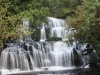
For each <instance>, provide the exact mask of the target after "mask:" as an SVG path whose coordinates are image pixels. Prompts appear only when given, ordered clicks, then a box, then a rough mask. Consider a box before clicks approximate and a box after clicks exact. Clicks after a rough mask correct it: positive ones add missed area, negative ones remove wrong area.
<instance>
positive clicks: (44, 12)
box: [0, 0, 77, 46]
mask: <svg viewBox="0 0 100 75" xmlns="http://www.w3.org/2000/svg"><path fill="white" fill-rule="evenodd" d="M76 5H77V0H62V1H61V0H0V46H2V44H3V42H5V41H6V40H14V39H19V38H20V35H21V33H20V32H19V31H18V29H20V27H21V24H22V23H21V19H23V18H24V19H25V20H27V21H29V22H30V25H31V27H32V28H34V27H35V26H37V25H40V24H41V23H42V22H45V23H47V22H48V20H47V17H48V16H53V17H58V18H66V16H68V15H73V14H74V9H75V6H76ZM73 7H74V9H73Z"/></svg>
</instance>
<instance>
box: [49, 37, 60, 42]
mask: <svg viewBox="0 0 100 75" xmlns="http://www.w3.org/2000/svg"><path fill="white" fill-rule="evenodd" d="M59 40H62V38H59V37H51V38H48V39H47V41H59Z"/></svg>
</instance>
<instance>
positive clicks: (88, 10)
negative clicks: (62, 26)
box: [68, 0, 100, 53]
mask: <svg viewBox="0 0 100 75" xmlns="http://www.w3.org/2000/svg"><path fill="white" fill-rule="evenodd" d="M99 8H100V1H99V0H91V1H89V0H83V3H82V4H81V5H79V6H77V10H76V17H75V18H69V19H68V21H69V24H70V25H71V27H74V28H75V29H76V30H77V34H76V38H77V39H79V40H81V41H84V42H89V43H91V44H93V46H94V48H95V49H96V50H98V52H99V53H100V51H99V50H100V40H99V38H100V31H99V29H100V14H99V13H100V9H99Z"/></svg>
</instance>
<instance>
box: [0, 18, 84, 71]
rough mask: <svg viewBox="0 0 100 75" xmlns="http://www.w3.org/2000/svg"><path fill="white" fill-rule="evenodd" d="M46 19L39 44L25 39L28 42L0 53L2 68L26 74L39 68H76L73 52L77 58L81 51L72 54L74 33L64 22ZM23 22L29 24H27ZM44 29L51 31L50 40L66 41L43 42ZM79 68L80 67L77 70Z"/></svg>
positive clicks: (44, 37)
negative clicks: (54, 38) (46, 23)
mask: <svg viewBox="0 0 100 75" xmlns="http://www.w3.org/2000/svg"><path fill="white" fill-rule="evenodd" d="M48 20H49V23H48V25H47V26H45V25H44V24H43V25H42V28H41V29H40V41H33V40H34V39H33V40H32V39H31V38H30V37H28V38H29V39H28V38H27V40H30V41H28V42H25V43H24V44H23V45H22V46H20V45H18V44H17V45H14V46H10V47H7V48H6V49H4V50H3V51H2V53H1V59H0V63H1V68H2V69H8V70H14V69H19V70H20V71H24V70H25V71H29V70H36V69H41V68H48V69H60V68H61V69H63V68H73V66H75V65H73V60H74V61H75V59H73V58H74V55H73V54H75V53H76V54H75V55H76V56H78V55H79V56H80V51H73V48H75V47H76V44H75V43H73V41H74V38H73V35H74V33H73V32H74V31H72V30H71V29H69V28H68V24H67V23H66V22H65V21H64V20H63V19H57V18H53V17H48ZM23 23H24V25H29V22H27V21H25V22H23ZM46 28H50V38H51V37H57V38H59V37H60V38H62V40H63V39H64V40H65V41H62V40H59V41H46V40H47V37H46V34H48V33H47V32H46V31H45V29H46ZM70 40H72V42H70ZM75 49H76V48H75ZM77 59H78V58H77ZM84 60H85V59H84ZM81 62H82V61H81ZM83 63H84V62H83ZM80 66H82V65H79V66H78V67H80Z"/></svg>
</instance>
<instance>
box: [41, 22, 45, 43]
mask: <svg viewBox="0 0 100 75" xmlns="http://www.w3.org/2000/svg"><path fill="white" fill-rule="evenodd" d="M45 40H46V33H45V27H44V24H43V26H42V29H41V38H40V41H41V42H42V41H45Z"/></svg>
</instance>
